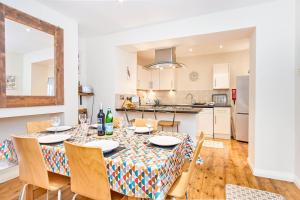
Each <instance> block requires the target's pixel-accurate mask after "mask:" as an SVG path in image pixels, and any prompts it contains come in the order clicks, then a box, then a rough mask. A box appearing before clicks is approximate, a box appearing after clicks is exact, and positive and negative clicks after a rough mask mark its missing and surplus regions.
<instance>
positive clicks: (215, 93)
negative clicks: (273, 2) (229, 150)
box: [115, 30, 250, 142]
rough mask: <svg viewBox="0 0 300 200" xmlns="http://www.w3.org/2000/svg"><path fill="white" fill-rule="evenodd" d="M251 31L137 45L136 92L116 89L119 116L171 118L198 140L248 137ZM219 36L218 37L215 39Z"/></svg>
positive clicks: (176, 127) (175, 125)
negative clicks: (202, 136)
mask: <svg viewBox="0 0 300 200" xmlns="http://www.w3.org/2000/svg"><path fill="white" fill-rule="evenodd" d="M248 35H250V31H249V30H237V31H236V32H235V33H233V34H228V33H216V34H210V35H204V36H203V35H202V36H191V37H189V38H179V39H173V40H171V41H159V42H152V43H150V44H140V45H135V46H134V47H135V48H136V49H138V50H139V49H140V50H139V51H137V69H136V70H137V72H136V74H137V78H136V94H116V96H115V102H116V105H115V108H116V113H117V115H118V116H121V117H124V118H125V119H126V120H127V121H128V122H130V121H132V120H133V119H135V118H145V119H156V120H158V124H159V125H160V122H161V123H162V122H166V121H167V122H169V123H170V124H169V125H170V126H167V127H165V126H159V130H168V131H177V130H178V131H179V132H186V133H189V134H190V135H191V137H192V138H193V139H195V137H196V135H197V134H198V133H199V132H203V133H204V134H205V136H206V137H208V138H218V139H231V138H234V139H237V140H239V141H244V142H247V141H248V121H249V119H248V112H249V111H248V104H249V39H248ZM216 38H218V39H216Z"/></svg>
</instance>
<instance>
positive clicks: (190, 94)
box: [185, 93, 194, 104]
mask: <svg viewBox="0 0 300 200" xmlns="http://www.w3.org/2000/svg"><path fill="white" fill-rule="evenodd" d="M189 96H191V104H193V100H194V95H193V94H192V93H188V94H187V95H186V96H185V99H187V98H188V97H189Z"/></svg>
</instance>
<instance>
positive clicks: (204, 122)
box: [198, 108, 214, 137]
mask: <svg viewBox="0 0 300 200" xmlns="http://www.w3.org/2000/svg"><path fill="white" fill-rule="evenodd" d="M213 121H214V109H213V108H202V110H201V111H200V112H199V116H198V131H199V132H203V133H204V135H205V137H213V132H214V123H213Z"/></svg>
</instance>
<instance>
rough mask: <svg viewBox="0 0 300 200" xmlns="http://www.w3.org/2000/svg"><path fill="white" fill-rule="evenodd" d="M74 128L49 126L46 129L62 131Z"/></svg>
mask: <svg viewBox="0 0 300 200" xmlns="http://www.w3.org/2000/svg"><path fill="white" fill-rule="evenodd" d="M70 129H72V126H58V127H49V128H47V129H46V130H47V131H50V132H61V131H67V130H70Z"/></svg>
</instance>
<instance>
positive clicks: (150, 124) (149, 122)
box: [146, 120, 153, 135]
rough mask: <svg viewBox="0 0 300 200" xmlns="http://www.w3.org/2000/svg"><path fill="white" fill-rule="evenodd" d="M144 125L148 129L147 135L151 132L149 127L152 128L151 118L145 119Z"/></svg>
mask: <svg viewBox="0 0 300 200" xmlns="http://www.w3.org/2000/svg"><path fill="white" fill-rule="evenodd" d="M146 126H147V128H148V131H149V135H150V133H151V128H152V126H153V125H152V120H147V121H146Z"/></svg>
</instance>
